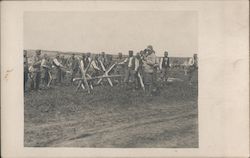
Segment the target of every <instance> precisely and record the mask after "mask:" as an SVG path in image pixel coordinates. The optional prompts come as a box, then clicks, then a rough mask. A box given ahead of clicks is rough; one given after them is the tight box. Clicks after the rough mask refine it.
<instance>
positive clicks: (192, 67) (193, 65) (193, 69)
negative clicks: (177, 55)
mask: <svg viewBox="0 0 250 158" xmlns="http://www.w3.org/2000/svg"><path fill="white" fill-rule="evenodd" d="M188 65H189V68H188V81H189V85H192V82H193V80H194V75H195V74H197V72H198V57H197V54H194V55H193V57H192V58H190V59H189V61H188Z"/></svg>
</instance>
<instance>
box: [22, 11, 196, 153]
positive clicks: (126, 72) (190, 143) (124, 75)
mask: <svg viewBox="0 0 250 158" xmlns="http://www.w3.org/2000/svg"><path fill="white" fill-rule="evenodd" d="M197 22H198V21H197V13H196V12H192V11H175V12H171V11H170V12H128V11H126V12H70V13H68V12H26V13H24V33H23V35H24V51H23V53H24V54H23V58H24V59H23V61H24V63H23V64H24V74H23V75H24V146H25V147H91V148H197V147H198V146H199V145H198V144H199V140H198V52H197Z"/></svg>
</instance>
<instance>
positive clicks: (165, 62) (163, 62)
mask: <svg viewBox="0 0 250 158" xmlns="http://www.w3.org/2000/svg"><path fill="white" fill-rule="evenodd" d="M159 67H160V70H161V69H162V68H169V67H170V65H169V57H162V58H160V65H159Z"/></svg>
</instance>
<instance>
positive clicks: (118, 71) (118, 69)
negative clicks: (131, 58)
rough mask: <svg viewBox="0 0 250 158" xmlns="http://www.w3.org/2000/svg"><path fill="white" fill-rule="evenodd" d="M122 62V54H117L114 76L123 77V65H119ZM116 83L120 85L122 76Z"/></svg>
mask: <svg viewBox="0 0 250 158" xmlns="http://www.w3.org/2000/svg"><path fill="white" fill-rule="evenodd" d="M123 60H124V59H123V57H122V53H121V52H119V53H118V58H117V61H116V63H117V65H116V69H115V74H117V75H123V74H124V65H123V64H120V63H122V62H123ZM117 82H118V83H122V76H121V77H119V79H118V81H117Z"/></svg>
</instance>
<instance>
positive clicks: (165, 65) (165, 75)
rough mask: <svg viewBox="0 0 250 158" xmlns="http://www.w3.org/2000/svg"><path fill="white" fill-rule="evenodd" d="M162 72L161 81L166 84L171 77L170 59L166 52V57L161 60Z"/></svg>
mask: <svg viewBox="0 0 250 158" xmlns="http://www.w3.org/2000/svg"><path fill="white" fill-rule="evenodd" d="M159 68H160V71H161V79H162V80H163V82H166V81H167V80H168V75H169V68H170V65H169V57H168V52H167V51H165V52H164V57H162V58H160V65H159Z"/></svg>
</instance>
